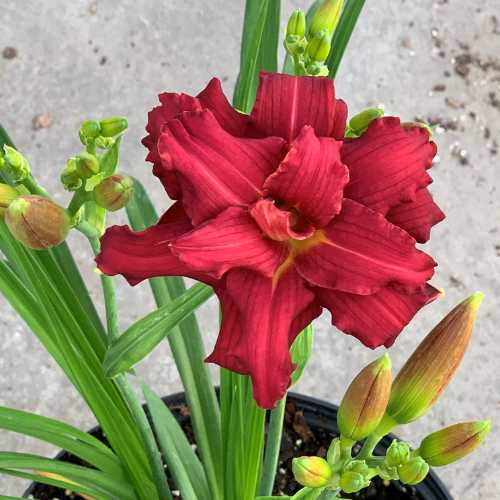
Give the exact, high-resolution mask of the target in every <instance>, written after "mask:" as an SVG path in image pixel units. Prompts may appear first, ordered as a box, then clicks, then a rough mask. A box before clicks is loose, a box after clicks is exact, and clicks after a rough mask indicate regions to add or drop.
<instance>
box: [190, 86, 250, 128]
mask: <svg viewBox="0 0 500 500" xmlns="http://www.w3.org/2000/svg"><path fill="white" fill-rule="evenodd" d="M197 97H198V99H199V101H200V103H201V105H202V106H203V107H204V108H206V109H209V110H210V111H212V113H213V114H214V116H215V118H216V120H217V121H218V122H219V125H220V126H221V127H222V128H223V129H224V130H225V131H226V132H229V133H230V134H231V135H234V136H236V137H243V136H245V135H248V134H247V132H248V127H249V123H250V119H249V117H248V115H244V114H243V113H239V112H238V111H236V110H235V109H234V108H233V107H232V106H231V104H230V103H229V101H228V100H227V98H226V96H225V95H224V92H223V91H222V87H221V83H220V80H219V79H218V78H212V80H210V82H209V83H208V85H207V86H206V88H205V89H204V90H202V91H201V92H200V93H199V94H198V96H197Z"/></svg>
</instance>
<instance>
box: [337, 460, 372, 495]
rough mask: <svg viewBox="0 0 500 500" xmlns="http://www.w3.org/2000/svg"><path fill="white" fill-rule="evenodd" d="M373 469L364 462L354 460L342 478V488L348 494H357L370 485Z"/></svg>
mask: <svg viewBox="0 0 500 500" xmlns="http://www.w3.org/2000/svg"><path fill="white" fill-rule="evenodd" d="M370 476H371V469H370V468H369V467H368V466H367V465H366V463H365V461H364V460H353V461H352V462H351V463H350V464H348V465H347V467H346V468H345V470H344V472H342V475H341V476H340V484H339V486H340V488H341V489H342V491H345V492H346V493H356V491H359V490H362V489H363V488H366V487H368V486H369V485H370Z"/></svg>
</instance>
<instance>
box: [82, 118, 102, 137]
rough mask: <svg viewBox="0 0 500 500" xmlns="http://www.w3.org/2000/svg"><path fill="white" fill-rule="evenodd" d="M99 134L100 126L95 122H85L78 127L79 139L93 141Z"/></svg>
mask: <svg viewBox="0 0 500 500" xmlns="http://www.w3.org/2000/svg"><path fill="white" fill-rule="evenodd" d="M100 134H101V126H100V125H99V122H97V121H95V120H86V121H84V122H83V123H82V124H81V125H80V137H81V136H83V137H85V138H86V139H95V138H96V137H99V135H100Z"/></svg>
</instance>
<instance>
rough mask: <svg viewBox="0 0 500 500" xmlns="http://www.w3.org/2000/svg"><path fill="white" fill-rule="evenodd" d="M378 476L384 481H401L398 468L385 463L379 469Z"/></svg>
mask: <svg viewBox="0 0 500 500" xmlns="http://www.w3.org/2000/svg"><path fill="white" fill-rule="evenodd" d="M377 474H378V475H379V476H380V477H381V478H382V479H383V480H384V481H396V480H398V479H399V473H398V468H397V467H396V466H389V465H387V464H385V463H384V464H382V465H381V466H380V467H378V468H377Z"/></svg>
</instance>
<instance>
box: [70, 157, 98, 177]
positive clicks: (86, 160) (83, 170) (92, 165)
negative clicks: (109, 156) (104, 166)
mask: <svg viewBox="0 0 500 500" xmlns="http://www.w3.org/2000/svg"><path fill="white" fill-rule="evenodd" d="M75 167H76V172H77V173H78V175H79V176H80V177H83V178H84V179H88V178H89V177H92V176H93V175H95V174H97V173H98V172H99V160H98V159H97V158H96V157H95V156H94V155H91V154H90V153H80V154H79V155H78V156H77V157H76V158H75Z"/></svg>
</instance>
